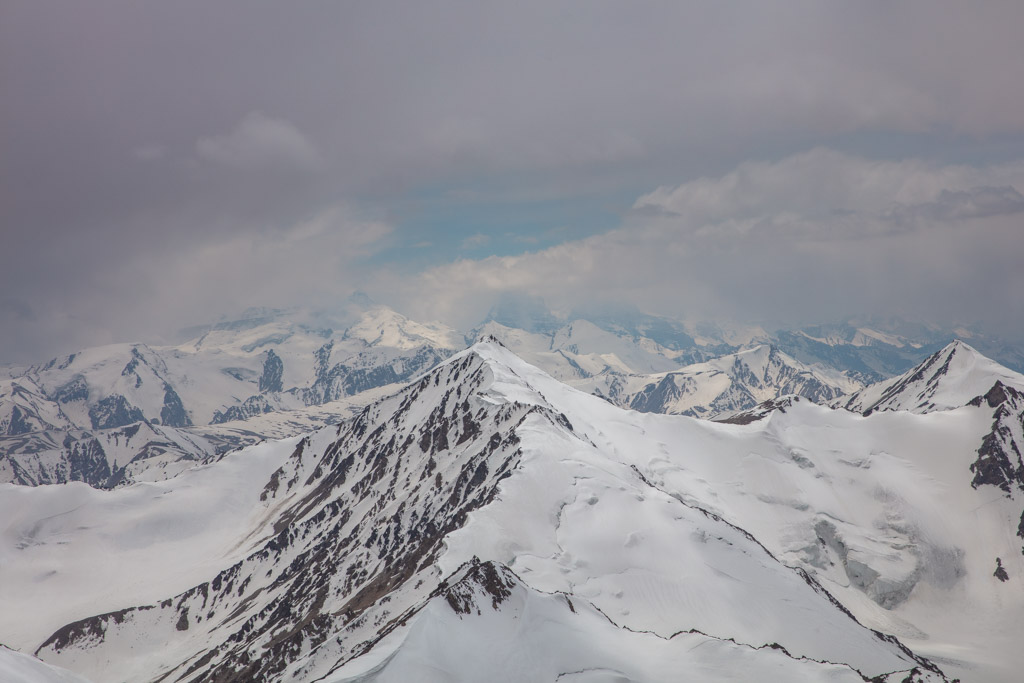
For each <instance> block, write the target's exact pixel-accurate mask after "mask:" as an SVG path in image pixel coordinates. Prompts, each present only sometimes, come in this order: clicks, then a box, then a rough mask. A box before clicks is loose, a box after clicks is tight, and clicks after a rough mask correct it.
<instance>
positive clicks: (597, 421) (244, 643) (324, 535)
mask: <svg viewBox="0 0 1024 683" xmlns="http://www.w3.org/2000/svg"><path fill="white" fill-rule="evenodd" d="M1004 403H1005V402H1004ZM1000 405H1002V404H1000ZM993 410H994V408H993V407H992V406H991V405H989V403H987V402H985V403H983V404H978V405H968V406H965V407H962V408H959V409H957V410H953V411H945V412H933V413H929V414H925V415H917V414H913V413H908V412H880V413H878V414H873V415H871V416H870V417H867V418H865V417H862V416H860V415H857V414H854V413H852V412H848V411H842V410H832V409H829V408H827V407H822V406H818V405H814V404H812V403H810V402H808V401H795V402H790V403H789V404H788V406H787V407H786V410H785V412H781V411H775V412H772V413H770V414H768V416H767V417H765V418H762V419H760V420H757V421H754V422H750V423H749V424H746V425H732V424H718V423H712V422H708V421H699V420H693V419H690V418H687V417H682V416H672V415H659V414H643V413H636V412H632V411H624V410H622V409H619V408H617V407H615V406H613V405H610V404H608V403H607V402H606V401H604V400H601V399H599V398H597V397H594V396H590V395H587V394H585V393H581V392H579V391H576V390H573V389H572V388H570V387H567V386H566V385H564V384H562V383H560V382H558V381H556V380H554V379H553V378H551V377H550V376H548V375H547V374H545V373H543V372H541V371H540V370H538V369H536V368H533V367H532V366H529V365H528V364H526V363H524V362H523V361H521V360H520V359H519V358H517V357H516V356H515V355H514V354H512V353H511V352H509V351H508V350H507V349H505V348H504V347H502V346H500V345H499V344H497V343H495V342H484V343H480V344H477V345H475V346H474V347H473V348H472V349H470V350H469V351H466V352H462V353H459V354H456V355H455V356H453V357H452V358H451V359H449V360H448V361H446V362H445V363H444V364H442V365H441V366H439V367H438V368H436V369H435V370H433V371H431V372H429V373H427V374H425V375H423V376H422V377H421V378H419V379H417V380H416V381H415V382H414V383H412V384H411V385H409V386H408V387H406V388H405V389H403V390H402V391H400V392H398V393H397V394H395V395H393V396H391V397H388V398H384V399H382V400H381V401H378V402H376V403H374V404H372V405H369V406H367V407H366V408H365V409H364V410H363V411H362V412H361V413H360V414H359V416H357V417H356V418H354V419H352V420H349V421H346V422H345V423H343V424H341V425H339V426H338V427H327V428H324V429H322V430H320V431H318V432H317V433H315V434H314V435H312V436H310V437H309V438H306V439H302V440H293V441H291V442H286V443H283V444H275V443H268V444H264V445H262V446H257V447H254V448H252V449H250V450H248V451H243V452H241V453H236V454H232V455H231V456H228V457H227V458H225V459H224V460H223V461H221V462H219V463H216V464H213V465H210V466H207V467H203V468H199V469H194V470H190V471H188V472H186V473H183V474H182V475H179V476H178V477H176V478H174V479H171V480H169V481H166V482H160V483H158V484H136V485H134V486H130V487H127V488H124V489H119V490H115V491H97V490H93V489H89V488H87V487H85V486H83V485H67V486H56V487H52V486H44V487H38V488H35V489H28V488H22V487H14V486H5V487H0V519H2V520H4V527H3V533H2V536H0V540H2V546H0V551H2V553H3V554H2V555H0V560H2V561H0V591H3V592H2V593H0V602H3V604H5V605H9V606H10V607H11V609H10V611H4V613H3V614H0V640H3V641H5V642H8V643H10V644H12V645H16V646H17V647H19V648H21V649H25V650H33V651H36V652H37V653H38V654H39V656H41V657H42V658H43V659H44V660H45V661H48V662H53V663H55V664H58V665H61V666H65V667H67V668H70V669H72V670H75V671H78V672H81V673H83V674H85V675H87V676H95V677H97V680H111V681H122V680H123V681H128V680H131V681H136V680H151V679H154V678H156V677H157V676H162V675H165V674H166V675H167V678H166V679H164V680H168V681H170V680H214V679H216V680H223V681H231V680H239V681H241V680H255V679H259V680H270V681H277V680H300V681H301V680H318V679H322V678H323V677H325V676H329V677H330V678H329V679H328V680H346V679H348V678H352V677H355V679H356V680H374V679H375V678H376V679H379V680H400V679H401V678H402V677H403V676H408V675H410V673H409V672H413V671H420V672H423V671H433V672H438V676H439V678H440V677H441V676H442V674H443V675H445V676H448V678H445V679H442V680H478V679H479V673H480V670H481V669H480V667H488V668H487V669H486V670H489V671H492V672H493V671H495V670H496V671H497V674H498V677H499V678H500V675H506V674H507V679H508V680H516V679H517V678H518V679H520V680H521V679H523V678H524V677H525V678H528V677H529V675H530V674H531V671H533V670H532V669H529V668H528V667H529V666H532V665H534V664H535V665H536V667H537V669H536V671H537V672H538V675H541V674H543V675H547V674H550V673H555V674H564V676H563V678H565V679H567V680H573V678H572V677H576V678H575V680H616V679H615V678H614V677H615V676H620V677H626V678H627V679H628V678H633V679H639V680H643V679H645V678H646V679H655V680H657V679H659V676H660V674H661V673H662V672H665V671H671V670H673V668H676V667H678V669H677V670H679V671H685V672H686V673H687V674H688V675H690V674H692V677H693V678H694V679H696V680H702V679H701V676H706V678H705V680H722V679H723V678H724V679H725V680H728V678H726V675H727V674H726V672H728V675H731V676H733V677H734V679H737V680H750V679H751V678H756V676H755V675H753V673H752V672H761V673H762V674H764V675H765V676H768V678H764V676H762V679H763V680H767V679H770V676H769V675H768V674H767V673H766V672H772V671H779V672H784V673H779V680H801V679H806V680H830V678H829V677H832V678H831V680H858V678H851V676H854V675H855V674H854V673H853V669H857V670H858V671H859V672H861V673H863V674H865V675H867V676H876V675H883V674H889V673H890V672H895V671H907V670H909V669H911V668H915V667H916V668H918V669H919V670H920V671H925V670H926V669H927V668H928V667H929V666H934V665H932V664H929V663H928V662H927V661H925V660H923V659H920V658H919V656H920V655H924V656H926V657H928V658H929V659H930V660H932V661H933V662H935V663H937V664H938V665H939V666H941V667H942V669H944V670H945V671H946V672H947V673H949V674H953V675H958V676H961V677H962V678H963V679H964V680H965V681H966V680H980V681H1013V680H1017V678H1016V677H1017V673H1018V672H1019V670H1020V668H1021V667H1022V666H1024V659H1022V654H1021V653H1020V651H1019V650H1020V648H1019V647H1018V644H1017V637H1018V635H1019V624H1020V623H1022V620H1024V597H1022V595H1024V592H1022V591H1020V589H1019V587H1020V582H1021V581H1024V561H1022V559H1021V552H1020V548H1021V540H1020V539H1019V538H1018V537H1017V536H1016V535H1015V534H1014V531H1015V529H1016V525H1017V519H1018V515H1019V512H1020V507H1019V503H1020V502H1021V500H1020V498H1019V496H1017V494H1016V493H1014V492H1012V491H1011V495H1009V496H1008V495H1006V492H1004V491H1003V490H1002V489H1000V488H999V487H998V486H988V485H977V486H975V485H972V472H971V465H972V464H973V463H974V462H975V460H976V459H977V458H978V449H979V446H980V444H981V443H982V441H983V439H984V438H985V437H986V435H987V434H989V432H990V430H991V429H992V421H993ZM997 558H998V563H997ZM997 566H998V567H999V568H1001V569H1002V571H1003V572H1004V573H1005V580H1003V579H1002V578H1000V576H997V575H996V574H997V573H998V572H997V571H996V569H997ZM36 585H43V586H46V588H47V596H48V597H49V598H50V599H49V600H48V601H47V603H46V605H45V608H42V609H41V607H42V605H41V603H40V600H39V598H38V595H39V594H38V592H35V593H33V592H32V591H31V590H25V587H27V586H36ZM570 604H571V605H572V607H571V608H570ZM847 610H848V612H847ZM26 615H27V616H28V618H25V617H26ZM90 615H96V616H90ZM872 629H875V630H877V631H880V632H882V633H885V634H890V635H892V636H896V637H898V638H899V641H900V642H902V643H903V644H904V645H907V646H909V647H910V648H911V650H913V652H914V653H917V655H915V654H913V653H912V652H911V651H910V650H907V649H906V648H905V647H904V646H903V645H901V644H900V642H897V641H895V640H894V639H892V638H891V637H889V636H882V635H880V634H879V633H875V632H874V631H873V630H872ZM691 631H694V632H691ZM697 631H699V633H697ZM452 634H459V635H460V637H459V638H453V637H452ZM510 634H513V635H514V636H515V637H514V638H511V637H507V638H505V639H504V640H502V639H501V638H499V636H503V635H504V636H510ZM462 638H465V644H464V645H463V644H460V643H462V642H463V640H462ZM728 639H733V641H734V642H729V641H728ZM773 644H776V645H778V646H779V647H778V648H776V647H774V646H773ZM765 646H768V647H765ZM801 657H803V658H807V659H800V658H801ZM809 660H820V661H819V662H818V663H815V662H813V661H809ZM821 662H832V663H833V664H834V666H832V665H829V664H822V663H821ZM517 667H518V668H517ZM524 667H526V668H524ZM773 667H775V668H773ZM715 671H717V672H722V673H721V677H719V678H715V677H714V676H715V675H717V674H713V673H712V672H715ZM100 675H102V677H103V678H102V679H101V678H99V676H100ZM930 675H932V676H933V677H936V676H937V674H935V672H934V671H933V672H932V674H930ZM588 676H589V678H587V677H588ZM902 678H903V677H902V676H900V677H897V678H895V679H894V680H902Z"/></svg>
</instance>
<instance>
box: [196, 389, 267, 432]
mask: <svg viewBox="0 0 1024 683" xmlns="http://www.w3.org/2000/svg"><path fill="white" fill-rule="evenodd" d="M273 410H274V407H273V406H272V405H271V404H270V402H269V401H268V400H267V397H266V396H262V395H259V394H257V395H256V396H250V397H249V398H247V399H245V401H243V402H242V403H240V404H238V405H234V406H230V407H228V408H226V409H224V410H218V411H217V412H215V413H214V414H213V419H212V420H210V424H215V425H216V424H223V423H225V422H232V421H234V420H247V419H249V418H250V417H254V416H256V415H263V414H265V413H269V412H272V411H273Z"/></svg>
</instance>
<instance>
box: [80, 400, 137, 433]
mask: <svg viewBox="0 0 1024 683" xmlns="http://www.w3.org/2000/svg"><path fill="white" fill-rule="evenodd" d="M144 419H146V418H145V416H144V415H143V414H142V411H141V410H139V409H138V408H136V407H135V406H133V405H132V404H131V403H129V402H128V399H126V398H125V397H124V396H121V395H116V396H107V397H106V398H103V399H100V400H99V401H98V402H97V403H96V405H94V406H92V407H91V408H89V420H90V421H91V422H92V428H93V429H110V428H111V427H122V426H124V425H128V424H131V423H132V422H139V421H140V420H144Z"/></svg>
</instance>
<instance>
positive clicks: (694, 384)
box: [573, 345, 860, 419]
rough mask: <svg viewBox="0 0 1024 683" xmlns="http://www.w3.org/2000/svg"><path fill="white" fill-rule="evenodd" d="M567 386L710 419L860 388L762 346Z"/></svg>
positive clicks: (626, 403) (637, 406) (638, 406)
mask: <svg viewBox="0 0 1024 683" xmlns="http://www.w3.org/2000/svg"><path fill="white" fill-rule="evenodd" d="M573 385H574V386H576V387H577V388H580V389H584V390H589V391H591V392H592V393H595V394H597V395H599V396H603V397H605V398H607V399H608V400H610V401H611V402H612V403H614V404H616V405H619V406H622V407H628V408H632V409H633V410H638V411H640V412H645V413H667V414H671V415H689V416H691V417H704V418H712V419H714V418H717V417H720V416H724V415H728V414H730V413H733V412H736V411H741V410H748V409H750V408H753V407H754V406H756V405H757V404H759V403H761V402H762V401H766V400H770V399H774V398H777V397H779V396H784V395H788V394H794V395H799V396H802V397H804V398H808V399H810V400H812V401H814V402H818V403H824V402H827V401H830V400H832V399H835V398H836V397H837V396H841V395H843V394H845V393H847V392H849V391H852V390H855V389H856V388H858V387H859V386H860V385H859V384H858V383H857V382H855V381H854V380H851V379H850V378H848V377H846V376H844V375H842V374H840V373H839V372H836V371H829V370H826V369H824V368H812V367H808V366H805V365H803V364H802V363H800V362H799V361H796V360H794V359H793V358H791V357H790V356H787V355H786V354H784V353H782V352H781V351H779V350H778V349H776V348H775V347H772V346H765V345H762V346H758V347H755V348H753V349H749V350H746V351H741V352H739V353H735V354H729V355H726V356H722V357H720V358H716V359H714V360H711V361H708V362H705V363H699V364H696V365H690V366H687V367H684V368H682V369H680V370H676V371H673V372H668V373H662V374H659V375H648V376H619V375H611V374H608V375H605V376H602V377H597V378H594V379H591V380H586V381H580V382H573Z"/></svg>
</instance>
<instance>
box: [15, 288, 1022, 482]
mask: <svg viewBox="0 0 1024 683" xmlns="http://www.w3.org/2000/svg"><path fill="white" fill-rule="evenodd" d="M584 315H586V316H589V318H584V317H581V316H584ZM569 318H571V320H568V321H567V322H566V321H563V320H561V319H559V318H558V317H556V316H555V315H554V314H553V313H551V312H550V311H548V310H547V309H546V308H545V307H544V306H543V303H542V302H540V301H539V300H536V299H529V298H525V297H513V298H507V299H505V300H503V301H502V302H501V303H500V304H499V305H498V306H496V307H495V309H493V310H492V311H491V313H490V315H489V316H488V319H487V320H486V321H485V322H484V323H483V324H481V325H480V326H479V327H477V328H476V329H474V330H471V331H470V332H468V333H466V334H463V333H461V332H459V331H456V330H454V329H451V328H449V327H446V326H444V325H442V324H440V323H419V322H416V321H413V320H410V319H408V318H406V317H405V316H402V315H401V314H399V313H397V312H395V311H393V310H391V309H388V308H386V307H384V306H380V305H377V304H375V303H374V302H372V301H371V300H370V299H369V298H368V297H366V296H365V295H361V294H357V295H354V296H353V297H350V298H349V299H348V300H347V301H346V302H344V305H343V306H342V307H341V309H340V310H339V311H336V312H335V313H334V314H333V315H331V316H324V315H322V314H321V315H313V314H311V312H309V311H305V310H302V309H295V310H287V311H282V310H272V309H253V310H250V311H247V312H246V314H245V315H244V316H242V317H241V318H240V319H238V320H226V321H222V322H220V323H217V324H214V325H209V326H206V327H201V328H194V329H193V330H191V333H192V334H194V335H195V336H194V337H193V338H191V339H190V340H188V341H186V342H184V343H182V344H179V345H176V346H155V345H149V344H142V343H134V344H128V343H126V344H115V345H111V346H104V347H98V348H92V349H85V350H83V351H80V352H77V353H74V354H70V355H68V356H64V357H60V358H55V359H51V360H49V361H47V362H45V363H41V364H39V365H35V366H32V367H30V368H25V369H20V370H17V371H14V372H11V373H9V375H10V376H9V377H7V378H5V379H0V481H11V482H15V483H19V484H28V485H36V484H43V483H60V482H64V481H84V482H87V483H89V484H90V485H93V486H98V487H103V488H110V487H115V486H120V485H124V484H127V483H131V482H134V481H152V480H160V479H164V478H166V477H169V476H173V475H175V474H177V473H178V472H180V471H182V470H183V469H187V468H189V467H193V466H196V465H198V464H203V463H209V462H212V461H214V460H216V459H217V458H219V457H220V456H222V455H223V454H224V453H226V452H228V451H230V450H232V449H234V448H238V447H241V446H244V445H247V444H251V443H255V442H258V441H260V440H263V439H268V438H284V437H287V436H292V435H295V434H300V433H304V432H306V431H309V430H310V429H313V428H316V427H318V426H320V425H323V424H329V423H336V422H338V421H340V420H341V419H343V418H345V417H347V416H349V415H351V414H352V412H353V411H354V410H357V409H358V408H360V407H362V406H363V405H365V404H366V403H368V402H370V401H371V400H373V399H374V398H376V397H377V396H379V395H381V393H380V392H382V391H386V390H387V388H389V387H392V388H393V387H397V386H398V385H399V384H401V383H402V382H405V381H408V380H410V379H412V378H414V377H416V376H418V375H420V374H421V373H423V372H425V371H427V370H429V369H430V368H432V367H434V366H435V365H436V364H437V363H438V362H440V361H442V360H443V359H445V358H447V357H449V356H450V355H451V354H453V353H455V352H456V351H458V350H460V349H462V348H464V347H465V346H466V345H467V344H468V343H471V342H472V341H473V340H474V339H477V338H479V337H481V336H487V335H490V336H494V337H495V338H496V339H499V340H501V342H502V343H503V344H504V345H506V346H507V347H508V348H510V349H512V350H513V351H514V352H515V353H517V354H518V355H520V356H521V357H522V358H524V359H526V360H527V361H528V362H530V363H532V364H534V365H536V366H538V367H540V368H543V369H544V370H545V371H546V372H548V373H549V374H551V375H552V376H553V377H556V378H558V379H560V380H563V381H566V382H568V383H569V384H571V385H572V386H575V387H577V388H579V389H582V390H584V391H587V392H588V393H594V394H596V395H599V396H602V397H604V398H605V399H606V400H608V401H610V402H612V403H614V404H615V405H618V406H621V407H626V408H631V409H634V410H638V411H642V412H660V413H670V414H683V415H690V416H693V417H702V418H711V419H723V418H727V417H729V415H730V414H733V413H736V412H740V411H746V410H750V409H752V408H754V407H755V406H757V405H758V404H759V403H761V402H763V401H766V400H770V399H775V398H779V397H782V396H786V395H790V394H793V395H798V396H802V397H804V398H807V399H810V400H811V401H814V402H816V403H826V402H833V401H836V400H838V399H839V398H840V397H842V396H847V395H849V396H850V397H849V398H847V399H846V401H847V402H848V403H849V405H850V407H851V408H852V407H854V404H856V403H857V402H859V401H862V400H864V399H862V398H860V397H861V396H865V395H866V394H857V393H855V392H858V391H859V390H861V389H862V388H863V387H864V386H865V384H870V383H873V382H877V381H879V380H882V379H886V378H889V377H891V376H893V375H895V374H897V373H899V372H902V371H904V370H906V369H907V368H908V367H910V366H912V365H913V364H914V363H916V362H919V361H920V360H921V359H923V358H925V357H926V356H928V355H929V354H930V353H933V352H934V351H936V350H938V349H940V348H942V347H943V346H944V344H945V343H947V342H942V343H940V342H939V341H938V340H940V339H943V334H945V333H944V332H942V331H939V330H935V329H931V328H926V327H923V326H916V327H914V326H908V325H906V324H902V325H899V324H896V323H893V322H892V321H889V323H887V324H888V329H890V330H891V331H888V332H882V331H878V330H875V329H873V328H869V327H867V326H866V325H860V326H854V325H852V324H851V325H837V326H819V327H815V328H807V329H805V330H801V331H797V332H778V333H775V334H768V333H767V332H765V331H764V330H762V329H760V328H756V327H755V328H723V327H721V326H715V325H708V324H702V325H698V324H690V323H684V322H680V321H674V320H670V319H667V318H662V317H657V316H651V315H647V314H644V313H642V312H640V311H638V310H635V309H627V308H619V309H611V310H581V311H575V312H573V314H572V315H571V316H569ZM512 325H518V326H519V327H513V326H512ZM960 332H963V333H965V334H970V333H969V332H968V331H966V330H960ZM911 333H913V334H917V335H918V336H917V337H910V336H907V335H909V334H911ZM973 337H976V338H977V339H981V340H982V341H983V342H985V341H986V338H984V337H981V336H979V335H973ZM996 346H999V348H1001V349H1003V350H1004V352H1005V353H1006V355H1008V356H1011V357H1014V358H1015V357H1016V356H1015V355H1014V354H1016V353H1017V350H1016V348H1015V347H1010V346H1007V345H996ZM864 391H868V390H866V389H865V390H864Z"/></svg>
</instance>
